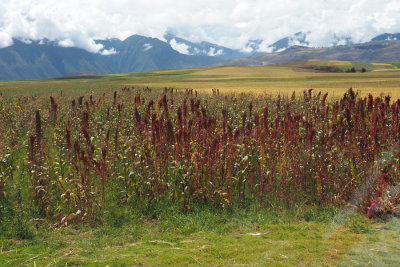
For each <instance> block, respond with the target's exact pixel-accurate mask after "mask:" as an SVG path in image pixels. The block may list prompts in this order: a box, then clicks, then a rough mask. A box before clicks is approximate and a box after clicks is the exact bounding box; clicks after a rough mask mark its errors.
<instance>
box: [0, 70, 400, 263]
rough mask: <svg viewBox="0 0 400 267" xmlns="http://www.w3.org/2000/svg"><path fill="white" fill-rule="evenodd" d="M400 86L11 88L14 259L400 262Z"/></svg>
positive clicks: (266, 76) (374, 74) (4, 85)
mask: <svg viewBox="0 0 400 267" xmlns="http://www.w3.org/2000/svg"><path fill="white" fill-rule="evenodd" d="M334 64H338V63H337V62H335V63H334ZM376 66H379V65H376ZM399 74H400V73H398V72H397V71H396V70H385V71H371V72H366V73H322V72H311V71H306V70H301V69H292V68H288V67H275V66H273V67H221V68H212V69H187V70H165V71H154V72H146V73H131V74H120V75H104V76H86V77H74V78H63V79H52V80H40V81H12V82H11V81H4V82H0V122H1V126H0V231H1V232H0V243H1V253H0V260H2V262H5V263H6V265H10V266H11V265H16V264H17V265H29V266H33V265H36V264H38V265H39V266H42V265H46V266H52V265H66V264H67V265H68V264H69V265H82V264H83V265H85V264H94V265H95V264H98V265H107V264H110V265H113V264H114V265H115V264H119V265H132V264H138V265H142V264H143V265H155V264H157V263H158V264H159V263H162V264H163V265H174V264H177V263H178V264H180V265H187V264H189V265H212V264H214V265H215V264H222V265H225V264H226V265H236V264H241V265H242V264H247V265H269V264H271V265H282V266H287V265H303V266H311V265H315V266H320V263H322V264H325V265H354V264H355V265H358V264H360V265H368V264H372V265H376V264H378V265H388V266H390V265H396V264H399V263H400V258H399V257H398V252H400V246H399V241H400V240H399V233H400V232H399V229H400V228H399V221H398V219H396V218H393V217H395V216H399V215H400V206H399V204H400V190H399V188H398V185H399V182H400V150H399V146H400V145H399V139H400V122H399V110H400V100H398V98H400V93H399V91H398V90H399V88H400V76H399ZM392 215H393V216H392ZM72 240H74V241H72ZM383 244H384V245H383ZM232 254H235V255H234V256H232ZM365 255H367V256H365Z"/></svg>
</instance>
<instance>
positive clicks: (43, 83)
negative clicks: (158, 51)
mask: <svg viewBox="0 0 400 267" xmlns="http://www.w3.org/2000/svg"><path fill="white" fill-rule="evenodd" d="M333 63H334V65H338V64H339V63H338V62H336V61H335V62H333ZM333 63H332V64H333ZM345 63H346V62H345ZM321 64H322V63H321ZM326 64H330V63H329V62H327V63H326ZM346 64H348V63H346ZM352 64H353V65H354V66H356V67H357V68H361V67H367V69H368V66H370V67H371V68H372V67H373V68H372V69H379V70H380V71H371V72H367V73H322V72H313V71H311V70H304V69H294V68H289V67H278V66H256V67H241V66H233V67H232V66H228V67H215V68H200V69H183V70H159V71H152V72H144V73H128V74H115V75H101V76H94V77H79V78H77V77H74V78H62V79H48V80H32V81H0V92H2V93H3V94H12V95H40V94H42V93H49V92H59V91H60V90H63V91H65V92H66V93H67V94H76V93H84V92H88V91H89V92H90V91H93V90H96V91H99V90H110V88H121V87H124V86H135V87H139V88H140V87H146V86H149V87H151V88H164V87H174V88H176V89H181V90H184V89H186V88H193V89H196V90H197V91H199V92H201V93H210V92H211V89H212V88H218V89H220V91H221V93H232V92H233V93H238V94H239V93H242V92H252V93H255V94H268V95H273V96H276V95H277V94H281V95H291V94H292V92H293V91H295V92H296V93H299V94H301V93H302V92H303V91H304V90H308V89H310V88H313V89H315V90H321V91H323V92H329V97H339V96H342V95H343V94H344V93H345V92H346V90H347V89H348V88H350V87H353V89H354V90H355V91H359V92H360V94H361V95H362V96H366V95H367V94H368V93H373V94H374V95H376V96H377V95H379V94H381V93H390V94H391V95H392V97H393V98H400V76H399V75H398V73H397V71H396V69H393V70H390V69H387V68H388V66H380V65H373V64H370V63H352ZM366 64H367V65H368V66H366ZM393 66H394V67H395V68H397V66H395V64H394V63H393Z"/></svg>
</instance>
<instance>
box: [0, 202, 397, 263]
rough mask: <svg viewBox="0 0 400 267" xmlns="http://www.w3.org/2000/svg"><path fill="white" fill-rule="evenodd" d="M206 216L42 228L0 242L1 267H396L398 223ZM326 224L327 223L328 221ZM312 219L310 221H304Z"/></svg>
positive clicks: (348, 217)
mask: <svg viewBox="0 0 400 267" xmlns="http://www.w3.org/2000/svg"><path fill="white" fill-rule="evenodd" d="M269 214H270V213H268V212H266V211H263V212H262V211H259V212H245V211H243V210H241V211H233V212H216V211H210V210H207V209H202V210H198V211H194V212H192V213H190V214H188V215H183V214H174V215H171V214H169V215H165V216H166V217H165V218H163V219H161V220H157V221H148V220H142V219H137V218H135V219H133V218H132V219H131V220H129V221H126V222H125V223H124V224H123V225H119V226H115V225H107V226H104V225H103V226H101V227H100V226H99V227H88V226H83V225H80V226H77V225H74V226H70V227H66V228H60V229H51V230H49V229H48V226H45V225H38V228H37V230H35V231H34V232H35V236H34V238H33V239H31V240H22V241H21V240H15V239H1V240H0V244H1V253H0V262H1V263H2V264H1V266H132V265H143V266H156V265H158V266H398V265H399V264H400V255H399V252H400V220H398V219H389V220H388V221H386V222H383V221H374V222H372V221H369V220H367V219H365V218H364V217H360V215H357V214H351V213H347V212H343V211H342V212H337V213H336V215H332V212H330V213H329V212H328V213H326V212H325V213H324V212H321V211H319V212H313V211H312V210H309V211H305V216H301V217H302V218H299V214H297V215H296V214H281V215H279V216H278V215H274V216H271V215H269ZM324 216H325V217H324ZM306 218H307V220H308V221H307V220H306Z"/></svg>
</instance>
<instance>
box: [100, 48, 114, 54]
mask: <svg viewBox="0 0 400 267" xmlns="http://www.w3.org/2000/svg"><path fill="white" fill-rule="evenodd" d="M117 53H118V52H117V51H116V50H115V49H114V47H112V48H111V49H103V50H101V51H100V54H101V55H103V56H109V55H115V54H117Z"/></svg>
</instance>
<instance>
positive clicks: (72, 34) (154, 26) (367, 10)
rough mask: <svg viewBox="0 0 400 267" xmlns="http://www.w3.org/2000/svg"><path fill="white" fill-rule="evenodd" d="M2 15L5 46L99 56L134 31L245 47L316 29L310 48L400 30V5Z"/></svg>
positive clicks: (4, 6)
mask: <svg viewBox="0 0 400 267" xmlns="http://www.w3.org/2000/svg"><path fill="white" fill-rule="evenodd" d="M0 10H1V12H0V47H5V46H8V45H10V44H12V38H13V37H14V38H20V39H25V40H29V39H31V40H40V39H43V38H48V39H49V40H50V41H56V42H59V43H60V44H63V45H73V46H78V47H81V48H84V49H86V50H88V51H91V52H99V51H103V50H102V49H103V47H102V46H101V45H99V44H96V43H95V42H94V41H93V40H95V39H105V38H113V37H116V38H120V39H124V38H127V37H128V36H130V35H132V34H140V35H145V36H151V37H157V38H160V39H161V38H162V36H163V35H164V34H165V33H166V32H167V31H169V32H172V33H173V34H175V35H177V36H181V37H183V38H186V39H188V40H190V41H193V42H197V41H208V42H212V43H217V44H220V45H224V46H228V47H232V48H241V49H244V48H245V45H246V43H247V41H248V40H251V39H253V40H255V39H260V40H264V41H265V45H263V47H264V48H267V44H268V45H269V44H271V43H273V42H275V41H277V40H278V39H280V38H283V37H286V36H288V35H292V34H294V33H296V32H299V31H302V32H311V34H310V35H309V36H308V39H307V40H308V41H309V42H310V43H311V45H313V46H325V45H329V44H332V43H333V42H334V41H335V40H334V37H333V36H334V34H336V35H337V36H352V37H353V39H354V41H368V40H369V39H371V38H372V37H374V36H376V35H378V34H381V33H384V32H391V33H394V32H400V1H399V0H359V1H350V0H297V1H296V0H280V1H273V0H247V1H245V0H220V1H214V0H201V1H200V0H191V1H184V0H132V1H128V0H113V1H109V0H87V1H80V0H68V1H66V0H58V1H54V0H19V1H15V0H1V1H0ZM175 43H176V41H175ZM176 44H177V43H176ZM177 45H178V46H179V48H178V49H180V50H181V51H182V52H185V51H187V49H186V48H185V46H183V45H182V44H177Z"/></svg>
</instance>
